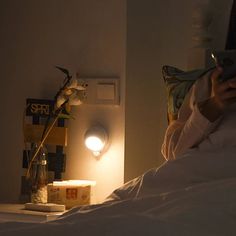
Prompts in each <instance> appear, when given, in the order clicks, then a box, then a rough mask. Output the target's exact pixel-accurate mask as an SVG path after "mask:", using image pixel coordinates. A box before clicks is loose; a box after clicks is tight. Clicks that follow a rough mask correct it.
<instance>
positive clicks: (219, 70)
mask: <svg viewBox="0 0 236 236" xmlns="http://www.w3.org/2000/svg"><path fill="white" fill-rule="evenodd" d="M222 72H223V68H222V67H216V69H215V70H214V71H213V72H212V74H211V82H212V84H213V85H215V84H218V83H219V76H220V75H221V74H222Z"/></svg>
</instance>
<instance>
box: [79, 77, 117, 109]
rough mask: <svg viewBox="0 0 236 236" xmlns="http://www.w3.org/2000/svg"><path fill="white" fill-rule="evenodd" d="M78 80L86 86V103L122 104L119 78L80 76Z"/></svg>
mask: <svg viewBox="0 0 236 236" xmlns="http://www.w3.org/2000/svg"><path fill="white" fill-rule="evenodd" d="M78 81H79V83H80V84H81V85H82V86H84V87H85V90H84V92H83V98H82V99H83V103H84V104H100V105H119V104H120V88H119V78H79V79H78Z"/></svg>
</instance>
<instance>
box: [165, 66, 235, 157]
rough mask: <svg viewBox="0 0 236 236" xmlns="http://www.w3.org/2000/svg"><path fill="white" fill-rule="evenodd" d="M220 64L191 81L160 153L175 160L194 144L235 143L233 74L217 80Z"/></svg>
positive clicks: (201, 147)
mask: <svg viewBox="0 0 236 236" xmlns="http://www.w3.org/2000/svg"><path fill="white" fill-rule="evenodd" d="M222 72H223V69H222V68H221V67H218V68H216V69H215V70H214V71H213V72H210V73H211V74H210V75H209V74H207V75H206V76H203V77H202V78H200V79H199V80H197V81H196V83H195V84H194V85H193V87H192V88H191V90H190V91H189V93H188V95H187V97H186V99H185V101H184V103H183V104H182V106H181V108H180V110H179V114H178V119H177V120H175V121H173V122H172V123H170V125H169V126H168V128H167V130H166V134H165V138H164V143H163V145H162V154H163V155H164V157H165V158H166V160H175V159H178V158H179V157H181V155H182V154H184V153H186V152H187V151H188V150H191V149H193V148H198V149H199V150H204V151H205V150H217V148H220V147H222V146H224V147H227V146H236V132H235V130H234V127H235V128H236V105H235V104H236V103H235V102H236V78H235V79H231V80H228V81H225V82H219V81H218V78H219V76H220V74H221V73H222Z"/></svg>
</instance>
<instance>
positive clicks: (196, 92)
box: [162, 75, 219, 160]
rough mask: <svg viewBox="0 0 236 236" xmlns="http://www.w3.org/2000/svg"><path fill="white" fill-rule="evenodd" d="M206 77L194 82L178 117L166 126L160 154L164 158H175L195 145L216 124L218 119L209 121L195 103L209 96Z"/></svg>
mask: <svg viewBox="0 0 236 236" xmlns="http://www.w3.org/2000/svg"><path fill="white" fill-rule="evenodd" d="M208 77H209V75H208V76H205V78H203V79H201V80H200V81H197V83H195V85H194V86H193V87H192V89H191V90H190V91H189V94H188V95H187V96H186V99H185V101H184V103H183V104H182V106H181V108H180V110H179V115H178V119H177V120H175V121H173V122H172V123H171V124H170V125H169V126H168V128H167V130H166V133H165V138H164V142H163V144H162V154H163V155H164V157H165V159H166V160H174V159H177V158H179V157H180V155H181V154H183V153H185V152H186V151H187V150H188V149H190V148H193V147H196V146H197V145H198V144H199V143H200V142H201V141H203V140H204V139H205V138H206V137H207V136H208V135H209V134H210V133H211V132H212V131H213V130H214V129H215V127H216V126H217V124H218V122H219V119H218V120H217V121H214V122H210V121H209V120H208V119H207V118H206V117H205V116H203V115H202V114H201V112H200V111H199V109H198V105H197V103H198V102H200V101H204V100H206V99H208V98H209V96H210V95H209V87H208V86H209V83H208ZM199 88H201V89H199Z"/></svg>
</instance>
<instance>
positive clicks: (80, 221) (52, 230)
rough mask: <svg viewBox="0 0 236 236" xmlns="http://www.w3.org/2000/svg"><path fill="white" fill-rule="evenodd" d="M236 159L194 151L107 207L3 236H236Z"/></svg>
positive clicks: (7, 227)
mask: <svg viewBox="0 0 236 236" xmlns="http://www.w3.org/2000/svg"><path fill="white" fill-rule="evenodd" d="M229 47H231V46H229ZM228 49H230V48H228ZM203 72H204V74H205V71H201V73H203ZM180 73H182V72H181V71H180ZM199 73H200V72H199ZM201 73H200V74H197V77H199V76H200V75H201ZM188 74H189V73H188ZM190 74H191V73H190ZM194 75H195V76H196V74H194ZM191 76H192V74H191ZM193 83H194V82H193ZM191 84H192V82H191ZM191 84H190V85H189V84H188V89H189V87H191ZM181 99H182V98H181ZM178 104H179V103H178ZM172 105H173V101H172ZM171 111H172V112H176V110H175V109H172V110H171ZM168 115H169V114H168ZM174 115H176V114H174ZM168 117H169V119H173V116H171V117H170V116H168ZM169 121H170V120H169ZM235 153H236V147H228V148H227V149H219V150H217V152H216V151H204V150H202V151H199V152H193V150H191V149H190V150H189V151H187V152H186V153H185V154H184V155H183V156H182V157H181V158H180V159H177V160H174V161H166V162H165V163H164V164H163V165H162V166H160V167H158V168H153V169H150V170H148V171H147V172H146V173H144V174H143V175H141V176H139V177H137V178H135V179H133V180H131V181H129V182H128V183H126V184H125V185H123V186H121V187H120V188H118V189H116V190H115V191H114V192H113V193H111V195H110V196H108V197H107V198H106V199H105V200H104V202H103V203H101V204H96V205H89V206H80V207H74V208H72V209H71V210H70V211H68V212H67V213H65V214H64V215H62V216H61V217H59V218H58V219H57V220H55V221H51V222H46V223H17V222H5V223H1V224H0V235H4V236H10V235H11V236H15V235H17V236H23V235H24V236H29V235H34V236H38V235H57V236H60V235H70V236H74V235H109V236H118V235H162V236H163V235H181V236H182V235H192V236H194V235H235V234H236V225H235V222H236V154H235Z"/></svg>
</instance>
